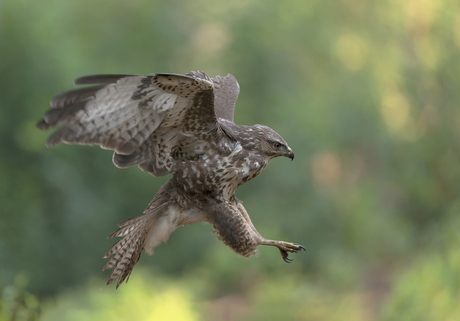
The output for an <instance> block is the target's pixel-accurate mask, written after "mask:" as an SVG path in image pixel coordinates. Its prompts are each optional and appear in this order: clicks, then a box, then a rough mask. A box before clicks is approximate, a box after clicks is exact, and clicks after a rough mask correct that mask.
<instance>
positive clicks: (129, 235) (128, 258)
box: [102, 215, 151, 288]
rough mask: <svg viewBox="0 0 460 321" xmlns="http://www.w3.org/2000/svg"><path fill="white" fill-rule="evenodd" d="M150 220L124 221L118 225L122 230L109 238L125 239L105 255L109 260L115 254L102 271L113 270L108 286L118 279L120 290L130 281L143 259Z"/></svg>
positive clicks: (140, 218)
mask: <svg viewBox="0 0 460 321" xmlns="http://www.w3.org/2000/svg"><path fill="white" fill-rule="evenodd" d="M150 220H151V216H150V215H143V216H140V217H135V218H132V219H129V220H126V221H123V222H122V223H120V224H119V225H118V227H119V228H120V229H119V230H117V231H115V232H114V233H112V234H111V235H110V236H109V237H108V238H109V239H111V238H113V237H123V238H122V239H121V240H120V241H118V242H117V243H115V244H114V245H113V246H112V247H111V248H110V250H108V251H107V253H105V255H104V259H107V258H109V257H110V256H111V255H112V254H113V257H112V258H111V259H110V260H109V261H108V262H107V264H106V265H105V266H104V267H103V268H102V271H105V270H106V269H113V272H112V274H110V277H109V280H108V281H107V285H108V284H111V283H112V282H113V281H115V280H116V279H117V278H118V282H117V288H118V287H119V286H120V285H121V283H123V281H124V280H125V279H126V278H128V279H129V275H130V274H131V272H132V271H133V268H134V266H135V265H136V263H137V262H138V261H139V258H140V257H141V253H142V250H143V248H144V244H145V237H146V235H147V231H148V229H147V228H146V227H147V226H149V225H150V222H149V221H150ZM127 281H128V280H126V282H127Z"/></svg>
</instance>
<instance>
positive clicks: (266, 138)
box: [252, 125, 294, 160]
mask: <svg viewBox="0 0 460 321" xmlns="http://www.w3.org/2000/svg"><path fill="white" fill-rule="evenodd" d="M252 127H253V129H254V131H255V134H256V137H257V138H258V139H257V143H256V149H257V150H258V152H260V153H261V154H262V155H265V156H267V157H268V158H270V159H271V158H274V157H278V156H286V157H288V158H290V159H291V160H294V152H293V151H292V149H291V148H290V147H289V146H288V144H287V143H286V141H285V140H284V139H283V137H281V136H280V135H279V134H278V133H277V132H275V131H274V130H273V129H271V128H270V127H267V126H265V125H254V126H252Z"/></svg>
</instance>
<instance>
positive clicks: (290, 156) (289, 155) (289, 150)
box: [286, 148, 294, 161]
mask: <svg viewBox="0 0 460 321" xmlns="http://www.w3.org/2000/svg"><path fill="white" fill-rule="evenodd" d="M286 157H289V158H290V159H291V161H293V160H294V152H293V151H292V149H290V148H289V149H288V154H287V155H286Z"/></svg>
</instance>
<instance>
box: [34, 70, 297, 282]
mask: <svg viewBox="0 0 460 321" xmlns="http://www.w3.org/2000/svg"><path fill="white" fill-rule="evenodd" d="M75 84H76V85H87V84H89V85H91V86H88V87H83V88H80V89H76V90H73V91H69V92H65V93H63V94H60V95H58V96H56V97H54V98H53V99H52V100H51V102H50V104H51V107H52V108H51V109H50V110H48V111H47V112H46V113H45V115H44V117H43V120H41V121H40V122H39V123H38V124H37V127H38V128H40V129H50V128H53V127H56V126H58V127H59V129H58V130H57V131H56V132H54V133H53V134H52V135H51V136H50V137H49V138H48V140H47V142H46V145H47V146H48V147H50V146H54V145H57V144H59V143H61V142H62V143H66V144H82V145H100V146H101V147H102V148H103V149H111V150H113V151H114V154H113V163H114V164H115V166H117V167H119V168H127V167H131V166H135V165H137V166H138V167H139V168H140V169H141V170H143V171H146V172H148V173H150V174H151V175H153V176H156V177H159V176H164V175H167V174H172V177H171V178H170V179H169V180H168V181H167V182H166V183H165V184H164V185H163V186H162V187H161V189H160V190H159V191H158V193H157V194H156V195H155V196H154V198H153V200H152V201H151V202H150V204H149V206H148V207H147V209H146V210H145V211H144V215H142V216H139V217H135V218H131V219H128V220H126V221H124V222H122V223H120V224H119V229H118V230H117V231H115V232H114V233H113V234H112V235H110V236H109V238H112V237H121V238H122V239H121V240H119V241H118V242H117V243H115V244H114V245H113V246H112V248H110V249H109V251H108V252H107V253H106V254H105V255H104V258H110V257H111V256H112V255H113V256H112V257H111V258H110V259H109V261H108V262H107V264H106V265H105V266H104V268H103V270H105V269H113V271H112V274H111V275H110V277H109V280H108V283H107V284H110V283H112V282H113V281H115V280H116V279H117V278H118V281H117V288H118V286H120V284H121V283H123V281H124V280H125V279H126V278H127V277H129V275H130V274H131V272H132V270H133V268H134V265H135V264H136V263H137V262H138V260H139V258H140V255H141V252H142V250H145V252H146V253H148V254H152V253H153V250H154V248H155V247H156V246H158V245H159V244H160V243H162V242H165V241H167V240H168V238H169V236H170V234H171V233H172V232H173V231H174V230H175V229H176V228H177V227H178V226H181V225H186V224H194V223H198V222H202V221H204V222H208V223H210V224H212V226H213V232H214V233H215V234H216V235H217V237H218V238H219V239H220V240H221V241H222V242H224V244H225V245H227V246H229V247H230V248H231V249H232V250H233V251H235V252H236V253H237V254H240V255H242V256H245V257H250V256H252V255H254V254H256V253H257V247H258V246H259V245H271V246H276V247H277V248H278V249H279V250H280V252H281V256H282V258H283V259H284V261H286V262H288V263H289V262H290V261H292V259H290V258H289V257H288V252H298V251H299V250H301V249H303V250H305V248H304V247H303V246H302V245H299V244H296V243H290V242H284V241H275V240H269V239H265V238H264V237H262V236H261V235H260V234H259V232H257V230H256V228H255V227H254V225H253V224H252V222H251V219H250V218H249V215H248V213H247V212H246V209H245V208H244V207H243V204H242V202H241V201H240V200H239V199H237V198H236V197H235V190H236V189H237V188H238V186H240V185H242V184H244V183H245V182H247V181H248V180H250V179H253V178H254V177H256V176H258V175H259V174H260V173H261V172H262V171H263V170H264V169H265V167H266V166H267V164H268V162H269V161H270V160H271V159H272V158H274V157H278V156H286V157H288V158H290V159H294V153H293V151H292V150H291V148H290V147H289V146H288V144H287V143H286V141H285V140H284V139H283V138H282V137H281V136H280V135H279V134H278V133H276V132H275V131H274V130H273V129H271V128H269V127H267V126H264V125H254V126H243V125H236V124H235V123H234V122H233V112H234V107H235V102H236V100H237V98H238V94H239V91H240V87H239V85H238V82H237V81H236V79H235V77H233V76H232V75H230V74H229V75H227V76H226V77H222V76H217V77H215V78H209V77H208V75H206V74H205V73H204V72H202V71H193V72H190V73H188V74H185V75H180V74H165V73H158V74H153V75H147V76H145V75H143V76H136V75H93V76H86V77H81V78H78V79H76V80H75Z"/></svg>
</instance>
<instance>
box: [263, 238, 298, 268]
mask: <svg viewBox="0 0 460 321" xmlns="http://www.w3.org/2000/svg"><path fill="white" fill-rule="evenodd" d="M259 244H260V245H270V246H276V247H277V248H278V249H279V250H280V253H281V256H282V257H283V260H284V262H286V263H291V262H292V259H290V258H289V257H288V252H291V253H297V252H299V251H300V250H304V251H306V250H305V247H304V246H303V245H300V244H297V243H291V242H284V241H275V240H267V239H265V238H263V237H262V239H261V240H260V241H259Z"/></svg>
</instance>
